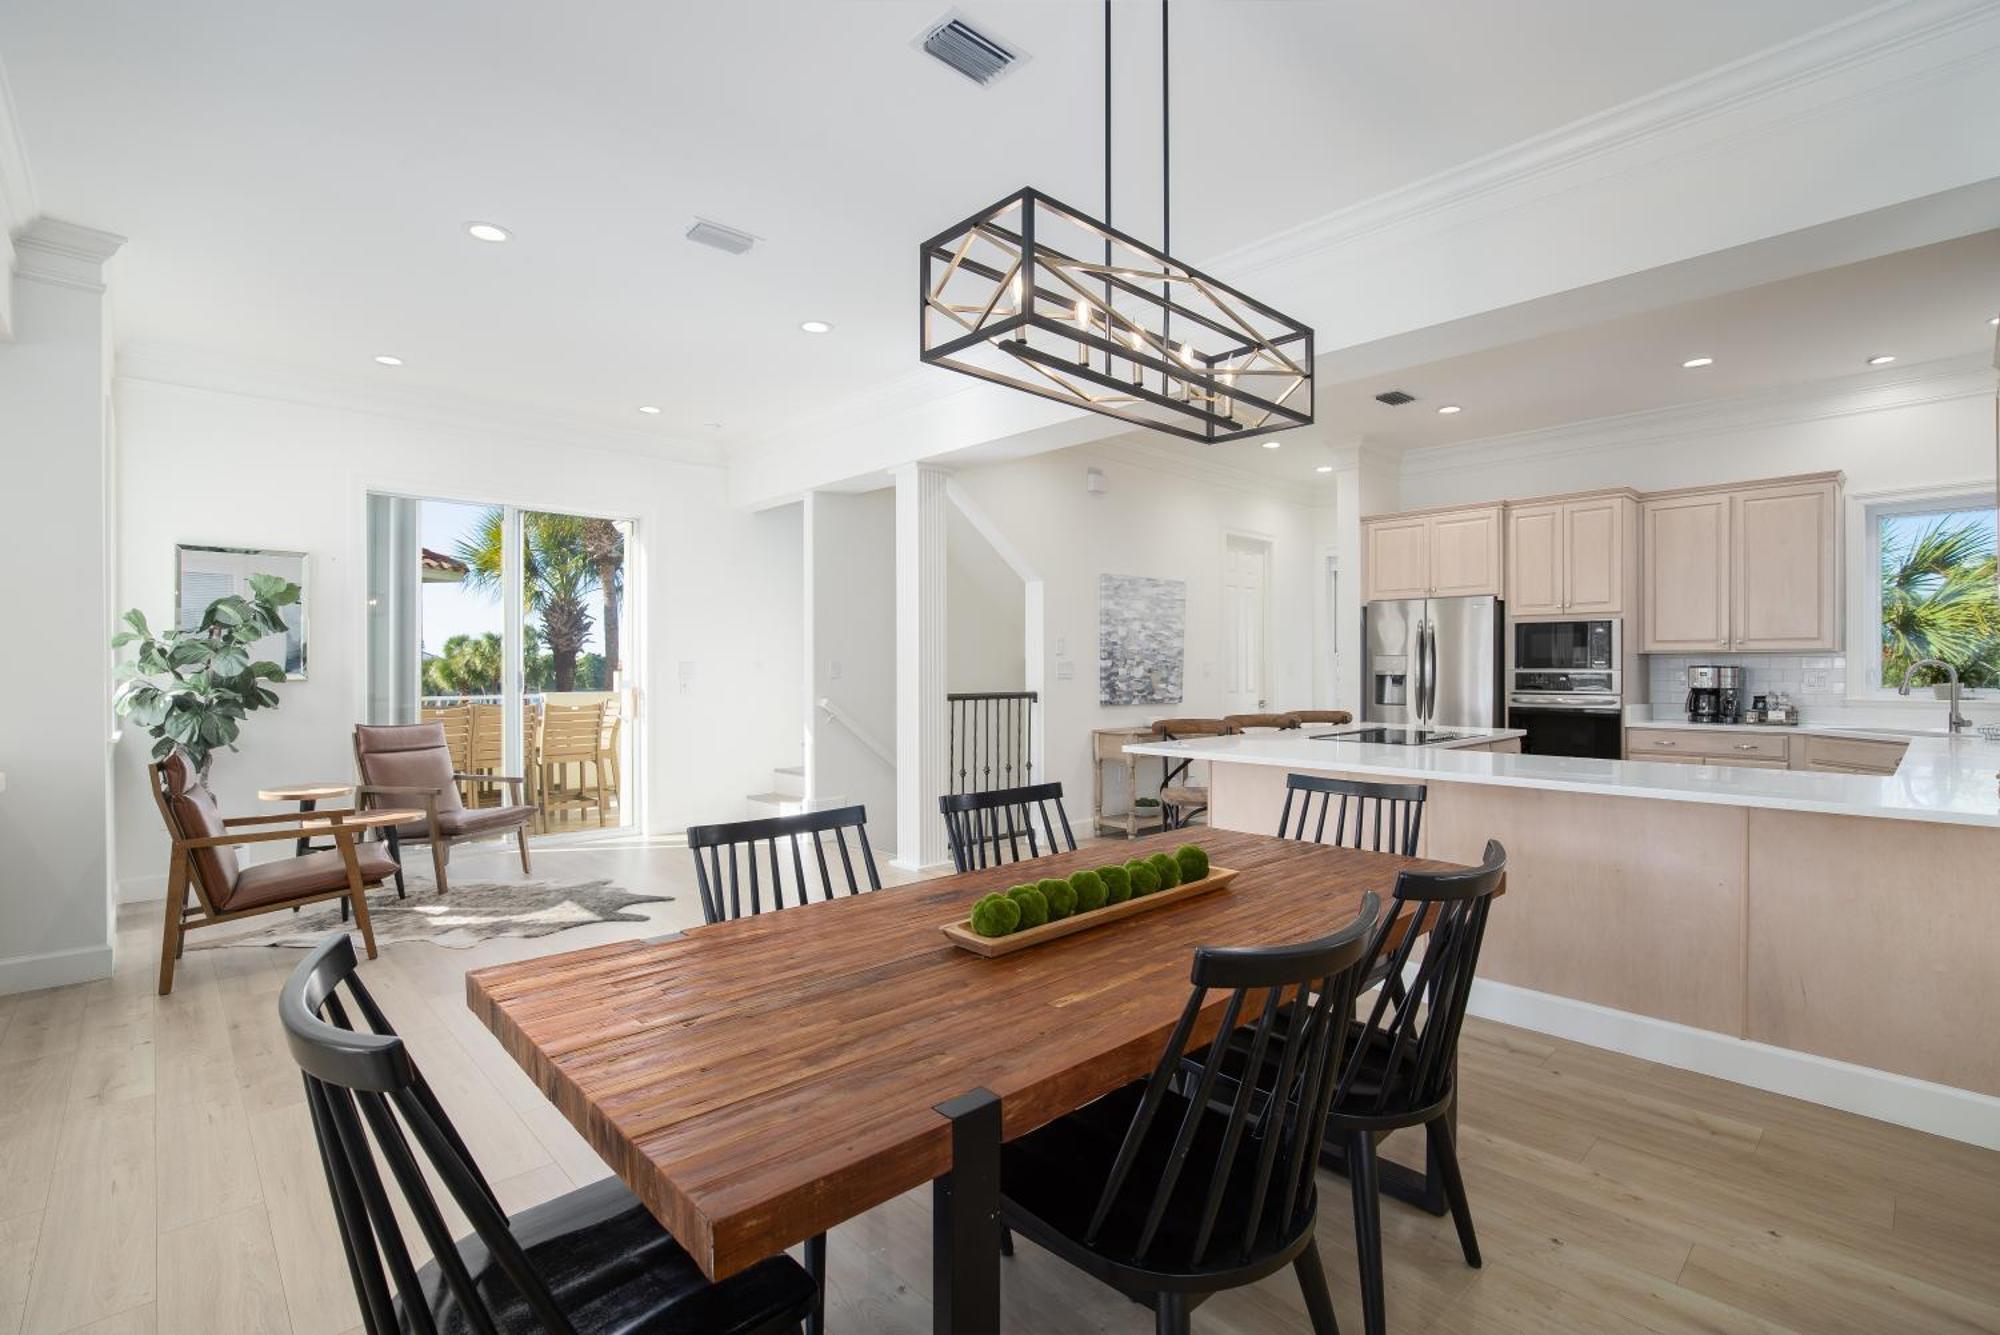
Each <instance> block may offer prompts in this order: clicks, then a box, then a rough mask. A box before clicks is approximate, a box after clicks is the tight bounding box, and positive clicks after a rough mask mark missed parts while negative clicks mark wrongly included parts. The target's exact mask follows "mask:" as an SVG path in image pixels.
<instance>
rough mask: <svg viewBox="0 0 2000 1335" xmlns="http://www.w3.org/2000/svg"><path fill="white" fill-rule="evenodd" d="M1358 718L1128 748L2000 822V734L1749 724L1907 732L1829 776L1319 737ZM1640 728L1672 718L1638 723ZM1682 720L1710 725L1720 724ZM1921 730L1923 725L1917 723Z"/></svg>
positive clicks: (1479, 736)
mask: <svg viewBox="0 0 2000 1335" xmlns="http://www.w3.org/2000/svg"><path fill="white" fill-rule="evenodd" d="M1368 726H1379V725H1369V724H1356V725H1353V726H1351V727H1344V728H1338V729H1333V728H1329V729H1314V728H1306V729H1304V730H1302V731H1299V732H1267V733H1244V734H1240V735H1238V736H1234V737H1202V738H1196V739H1193V740H1190V741H1185V742H1136V743H1134V744H1132V745H1130V746H1127V747H1126V748H1125V749H1126V750H1127V751H1129V752H1132V753H1133V754H1136V755H1147V756H1172V757H1174V758H1177V759H1178V758H1181V757H1185V756H1190V755H1192V756H1194V757H1195V758H1197V759H1201V760H1207V761H1209V762H1211V763H1214V764H1234V765H1273V766H1281V767H1284V768H1286V769H1297V770H1338V771H1343V772H1358V773H1368V774H1379V775H1381V776H1382V777H1383V778H1385V779H1419V780H1435V781H1437V782H1440V783H1447V782H1448V783H1477V784H1493V785H1498V786H1501V787H1511V788H1541V789H1546V790H1549V791H1552V792H1572V793H1601V794H1603V795H1604V796H1606V797H1643V798H1654V799H1658V800H1661V801H1668V802H1711V803H1717V804H1720V805H1724V806H1742V807H1762V808H1765V809H1768V810H1773V811H1809V812H1819V813H1823V814H1826V815H1833V816H1872V817H1878V818H1882V819H1887V820H1922V821H1938V822H1941V823H1944V824H1950V825H1988V826H1993V827H1996V828H2000V784H1996V781H1995V775H1996V774H1997V773H2000V742H1987V741H1981V740H1980V739H1979V738H1978V737H1976V736H1974V735H1972V734H1969V733H1962V734H1960V735H1958V736H1956V737H1947V736H1945V735H1943V734H1942V733H1939V734H1937V735H1929V734H1921V735H1915V736H1912V735H1911V733H1910V732H1893V733H1892V732H1887V731H1877V730H1870V729H1867V728H1853V727H1813V728H1800V729H1792V728H1776V729H1773V728H1764V727H1749V728H1746V729H1745V730H1746V731H1751V732H1774V731H1775V732H1793V731H1811V732H1818V733H1825V734H1831V733H1837V734H1839V735H1841V736H1851V737H1877V738H1881V739H1883V740H1887V741H1907V742H1908V743H1909V749H1908V750H1907V751H1906V752H1905V753H1904V755H1903V763H1902V764H1901V766H1899V767H1898V768H1897V770H1896V772H1895V773H1894V774H1892V775H1886V776H1875V775H1866V774H1824V773H1815V772H1812V771H1809V770H1782V769H1746V768H1736V767H1732V766H1725V765H1686V764H1669V763H1662V762H1659V761H1647V760H1592V759H1585V758H1582V757H1575V756H1528V755H1507V754H1501V753H1497V752H1493V751H1468V750H1464V749H1462V748H1463V747H1464V746H1467V745H1474V746H1476V745H1478V744H1479V743H1480V742H1484V741H1498V740H1502V739H1504V738H1507V737H1517V736H1520V735H1521V734H1520V733H1519V732H1516V731H1509V730H1507V729H1500V728H1447V729H1443V731H1447V732H1453V733H1465V734H1471V735H1472V736H1471V737H1470V738H1469V739H1468V740H1467V741H1466V742H1464V743H1461V744H1459V746H1383V745H1380V744H1376V743H1364V742H1350V741H1340V740H1337V739H1336V740H1316V739H1317V738H1319V737H1321V736H1323V735H1324V734H1326V733H1339V732H1353V731H1355V730H1356V729H1357V728H1360V727H1368ZM1630 726H1632V727H1647V728H1652V727H1668V726H1674V724H1673V723H1672V722H1671V721H1668V722H1663V723H1653V722H1637V721H1635V722H1633V723H1632V724H1631V725H1630ZM1679 726H1681V727H1691V728H1701V729H1709V730H1712V729H1713V728H1714V727H1715V725H1712V724H1689V723H1686V722H1681V723H1680V724H1679ZM1912 731H1914V730H1912Z"/></svg>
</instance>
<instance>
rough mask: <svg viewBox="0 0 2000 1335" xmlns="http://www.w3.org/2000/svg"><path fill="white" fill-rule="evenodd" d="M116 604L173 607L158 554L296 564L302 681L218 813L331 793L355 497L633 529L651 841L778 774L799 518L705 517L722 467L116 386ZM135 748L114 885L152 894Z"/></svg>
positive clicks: (358, 648) (360, 686) (798, 626)
mask: <svg viewBox="0 0 2000 1335" xmlns="http://www.w3.org/2000/svg"><path fill="white" fill-rule="evenodd" d="M117 405H118V420H119V437H120V450H119V469H118V491H119V502H120V513H121V531H120V549H121V550H120V560H119V570H118V590H117V606H118V607H119V608H121V609H122V608H124V607H127V606H137V607H140V608H143V609H144V610H145V611H146V613H147V615H148V616H150V617H152V618H153V620H154V622H155V624H159V623H160V622H163V621H165V620H166V619H167V618H168V617H169V616H170V615H171V612H172V608H173V557H174V544H175V543H177V542H195V543H210V544H218V545H229V546H246V547H282V548H287V549H293V550H304V551H307V552H309V553H310V554H311V560H310V566H309V589H308V593H307V597H308V600H309V605H308V608H307V613H308V617H309V625H310V631H309V633H310V637H311V679H310V680H308V681H304V682H293V683H287V684H284V685H282V686H280V687H278V688H277V689H278V692H279V694H280V695H281V697H282V699H283V702H282V703H281V704H280V705H279V707H278V708H277V709H275V710H271V711H266V712H263V713H259V714H256V715H253V716H252V717H251V718H250V719H249V720H247V722H246V725H245V728H244V740H243V743H242V750H241V752H240V753H237V754H230V753H226V752H225V753H223V754H222V755H220V756H218V757H217V759H216V762H215V769H214V775H213V781H214V785H215V788H216V790H217V795H218V797H219V799H220V801H221V803H222V806H223V807H224V809H225V810H228V811H248V810H253V809H256V808H257V805H258V804H257V802H256V790H257V788H258V787H260V786H263V785H269V784H275V783H281V782H299V781H303V780H314V779H344V778H346V777H349V776H350V775H351V774H352V772H353V764H354V762H353V752H352V742H351V736H352V729H353V726H354V724H355V722H356V721H357V720H358V719H359V718H361V716H362V709H363V706H364V698H365V696H364V688H365V669H366V632H365V613H366V608H365V599H366V563H365V560H364V543H365V540H366V539H365V523H364V513H363V512H364V505H363V498H364V496H365V495H366V493H367V492H368V491H370V490H379V491H392V492H400V493H403V494H408V495H420V496H436V497H449V498H456V499H464V500H473V501H485V502H514V503H524V504H530V505H534V506H538V507H543V508H548V509H554V510H566V511H576V512H580V513H586V514H602V515H608V516H613V517H629V518H632V519H635V520H637V522H638V530H637V541H636V548H637V555H636V559H635V561H634V563H633V567H632V572H631V574H632V578H633V581H634V587H635V598H634V608H633V621H634V623H635V624H633V625H632V626H630V627H627V634H628V637H629V642H630V643H631V645H632V647H633V651H634V653H635V654H636V657H637V661H638V663H639V664H640V668H639V676H638V684H639V686H640V692H641V695H640V704H639V709H640V717H641V726H642V727H643V728H644V730H645V740H646V743H647V751H648V753H649V754H648V755H647V756H646V765H645V768H644V769H643V771H642V773H641V774H640V775H639V781H640V783H641V784H642V785H643V791H644V793H645V800H644V805H643V810H644V816H645V822H646V826H647V828H648V829H650V830H653V831H672V830H676V829H679V828H681V827H683V826H686V825H688V824H691V823H696V822H703V821H711V820H728V819H735V818H738V817H740V816H743V815H745V814H747V807H746V806H745V805H744V802H743V798H744V796H745V795H747V794H750V793H753V792H759V791H762V790H764V789H766V788H768V787H769V786H770V774H769V771H770V769H771V767H772V766H774V765H783V764H796V763H798V760H799V755H800V745H801V736H802V721H801V717H800V708H801V702H800V700H799V693H798V685H797V683H798V681H799V669H798V664H799V661H800V655H801V654H802V652H803V639H804V634H803V616H802V607H803V604H802V595H801V591H800V587H799V570H800V566H801V563H802V561H803V555H802V547H801V542H802V538H801V532H800V529H801V522H800V513H799V507H798V506H797V505H792V506H785V507H779V508H777V509H774V510H771V511H767V512H764V513H758V514H752V513H748V512H743V511H738V510H732V509H729V508H726V507H725V505H724V504H723V478H722V474H721V472H720V470H718V469H715V468H711V467H706V466H699V465H689V464H680V463H671V462H665V461H662V460H659V459H655V458H650V457H647V456H644V455H640V454H637V453H627V452H623V451H614V450H609V449H604V448H599V447H593V446H583V445H578V444H575V443H573V442H568V441H564V440H561V439H532V438H528V437H527V436H525V435H519V436H510V435H507V434H505V433H502V432H497V431H494V430H488V429H478V428H473V427H469V426H450V425H440V424H438V423H435V422H432V421H418V420H415V419H412V418H403V417H398V416H390V415H385V414H383V413H379V412H360V411H346V410H341V409H335V408H328V407H325V406H320V405H314V404H306V403H301V402H292V401H287V400H283V399H277V398H262V397H253V396H250V395H247V394H240V393H225V392H219V391H216V390H211V389H197V388H190V387H186V386H182V385H174V384H167V383H161V382H158V381H152V380H142V379H128V378H121V379H120V380H119V381H118V384H117ZM145 759H146V739H144V738H143V737H141V736H139V735H137V734H136V732H130V733H128V735H127V736H126V738H125V740H124V741H123V743H122V744H121V745H120V747H119V748H118V758H117V765H116V790H117V824H118V849H117V873H118V877H119V881H120V887H121V891H122V892H123V893H124V894H125V895H126V896H127V897H133V896H145V895H158V894H159V893H161V889H162V887H163V886H164V880H165V870H166V843H165V839H164V836H163V835H162V833H161V830H160V821H159V816H158V815H157V813H156V812H155V811H154V810H153V809H152V803H151V799H150V798H149V797H148V796H147V793H146V790H145V773H144V766H145Z"/></svg>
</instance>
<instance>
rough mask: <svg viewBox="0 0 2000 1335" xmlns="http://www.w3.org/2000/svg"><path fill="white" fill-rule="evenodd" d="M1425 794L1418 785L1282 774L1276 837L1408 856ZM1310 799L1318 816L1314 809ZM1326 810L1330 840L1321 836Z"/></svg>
mask: <svg viewBox="0 0 2000 1335" xmlns="http://www.w3.org/2000/svg"><path fill="white" fill-rule="evenodd" d="M1424 792H1425V789H1424V785H1423V784H1420V783H1361V782H1359V781H1357V780H1354V779H1322V778H1320V777H1319V776H1318V775H1316V774H1287V775H1286V776H1285V807H1284V810H1283V811H1281V812H1279V813H1278V837H1279V838H1280V839H1307V840H1310V841H1311V842H1313V843H1316V844H1325V843H1334V844H1345V845H1346V846H1347V847H1349V848H1365V849H1367V850H1368V851H1370V852H1372V853H1401V854H1402V855H1403V856H1404V857H1408V858H1413V857H1415V856H1416V855H1417V836H1418V835H1419V834H1420V833H1421V832H1422V830H1423V824H1424ZM1295 800H1296V808H1295V807H1294V801H1295ZM1315 803H1316V804H1317V806H1318V813H1317V814H1315V813H1314V810H1313V808H1314V806H1315ZM1295 810H1296V815H1295V814H1294V811H1295ZM1329 814H1331V815H1332V817H1333V838H1332V839H1328V838H1327V837H1326V835H1327V828H1326V827H1327V817H1328V815H1329ZM1308 830H1310V831H1311V833H1310V834H1308V833H1307V831H1308Z"/></svg>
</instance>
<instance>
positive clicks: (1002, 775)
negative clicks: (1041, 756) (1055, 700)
mask: <svg viewBox="0 0 2000 1335" xmlns="http://www.w3.org/2000/svg"><path fill="white" fill-rule="evenodd" d="M1036 699H1037V697H1036V694H1035V692H1033V691H955V692H953V693H951V694H949V695H947V696H945V708H946V710H947V713H948V715H949V728H950V748H951V749H950V762H949V763H950V772H949V779H950V783H951V791H952V792H954V793H983V792H988V791H990V790H992V789H995V788H1019V787H1022V786H1024V785H1026V784H1030V783H1033V782H1034V773H1035V759H1034V746H1035V701H1036Z"/></svg>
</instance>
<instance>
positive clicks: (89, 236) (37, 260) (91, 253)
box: [14, 216, 125, 292]
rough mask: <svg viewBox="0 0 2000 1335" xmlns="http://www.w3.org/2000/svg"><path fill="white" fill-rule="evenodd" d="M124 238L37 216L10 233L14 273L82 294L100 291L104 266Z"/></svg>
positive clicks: (122, 242)
mask: <svg viewBox="0 0 2000 1335" xmlns="http://www.w3.org/2000/svg"><path fill="white" fill-rule="evenodd" d="M124 244H125V238H124V237H122V236H119V235H118V234H117V233H116V232H103V231H99V230H98V229H97V228H95V227H85V226H84V225H83V224H81V223H73V222H64V221H63V220H62V219H60V218H50V217H46V216H45V217H40V218H37V219H35V220H34V221H33V222H31V223H29V224H28V225H27V226H26V227H23V228H21V229H20V230H19V231H18V232H16V233H14V272H15V273H16V274H17V275H19V276H20V277H22V278H29V279H33V280H34V281H36V282H38V283H51V284H54V285H55V286H57V287H70V288H75V289H77V290H78V291H82V292H102V291H104V266H105V263H106V262H107V261H109V260H110V259H111V257H112V256H114V255H116V254H117V253H118V251H119V249H120V248H121V247H122V246H124Z"/></svg>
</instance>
